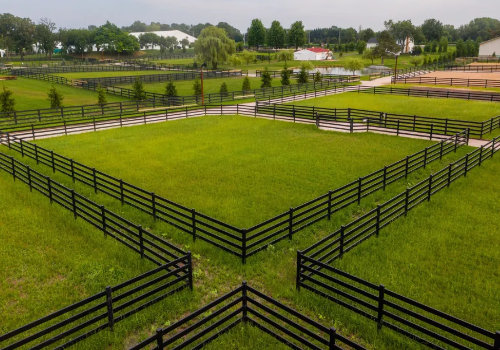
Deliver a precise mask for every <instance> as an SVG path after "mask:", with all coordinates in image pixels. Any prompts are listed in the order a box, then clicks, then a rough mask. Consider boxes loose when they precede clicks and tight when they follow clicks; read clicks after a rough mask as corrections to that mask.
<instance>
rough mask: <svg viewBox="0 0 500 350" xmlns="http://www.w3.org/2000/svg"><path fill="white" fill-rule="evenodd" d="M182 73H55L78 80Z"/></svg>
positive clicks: (135, 71)
mask: <svg viewBox="0 0 500 350" xmlns="http://www.w3.org/2000/svg"><path fill="white" fill-rule="evenodd" d="M175 73H184V72H182V71H158V70H131V71H114V72H75V73H56V74H54V75H58V76H60V77H65V78H68V79H79V78H104V77H121V76H135V75H152V74H175Z"/></svg>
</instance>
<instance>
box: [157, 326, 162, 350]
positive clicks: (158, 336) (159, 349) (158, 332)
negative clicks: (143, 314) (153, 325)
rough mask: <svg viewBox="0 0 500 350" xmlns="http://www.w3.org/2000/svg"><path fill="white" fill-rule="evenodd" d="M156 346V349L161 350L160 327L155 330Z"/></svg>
mask: <svg viewBox="0 0 500 350" xmlns="http://www.w3.org/2000/svg"><path fill="white" fill-rule="evenodd" d="M156 346H157V347H158V350H163V331H162V330H161V328H158V329H157V330H156Z"/></svg>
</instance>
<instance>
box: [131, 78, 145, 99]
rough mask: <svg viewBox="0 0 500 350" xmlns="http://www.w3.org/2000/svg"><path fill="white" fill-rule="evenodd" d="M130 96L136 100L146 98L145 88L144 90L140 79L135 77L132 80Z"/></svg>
mask: <svg viewBox="0 0 500 350" xmlns="http://www.w3.org/2000/svg"><path fill="white" fill-rule="evenodd" d="M132 91H133V93H132V97H133V99H134V100H136V101H142V100H145V99H146V90H144V86H143V85H142V81H141V80H140V79H139V78H137V79H135V81H134V85H133V86H132Z"/></svg>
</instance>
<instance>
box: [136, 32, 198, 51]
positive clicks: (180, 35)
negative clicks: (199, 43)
mask: <svg viewBox="0 0 500 350" xmlns="http://www.w3.org/2000/svg"><path fill="white" fill-rule="evenodd" d="M146 33H153V34H156V35H158V36H160V37H163V38H166V37H167V36H173V37H175V38H176V39H177V41H178V42H180V41H181V40H183V39H187V40H188V41H189V44H192V43H194V42H195V41H196V38H195V37H194V36H191V35H189V34H186V33H184V32H181V31H180V30H162V31H155V32H134V33H130V35H133V36H135V37H136V38H137V39H139V37H140V36H141V35H142V34H146ZM143 49H152V50H159V49H160V47H159V46H158V45H153V46H149V47H145V48H143Z"/></svg>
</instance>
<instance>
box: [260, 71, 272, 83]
mask: <svg viewBox="0 0 500 350" xmlns="http://www.w3.org/2000/svg"><path fill="white" fill-rule="evenodd" d="M272 80H273V78H271V74H269V70H268V69H267V67H266V68H265V69H264V71H263V72H262V78H261V81H262V83H261V84H260V87H261V88H268V87H271V81H272Z"/></svg>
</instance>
